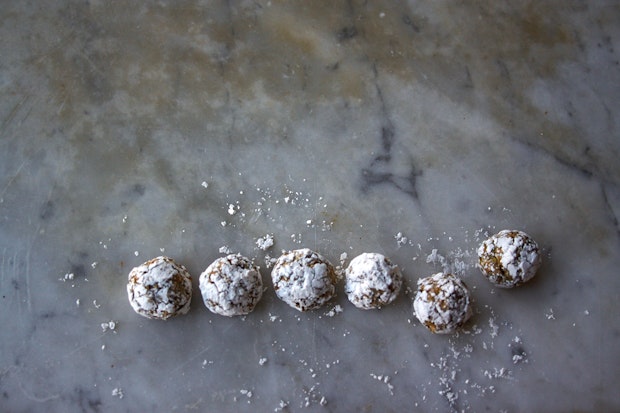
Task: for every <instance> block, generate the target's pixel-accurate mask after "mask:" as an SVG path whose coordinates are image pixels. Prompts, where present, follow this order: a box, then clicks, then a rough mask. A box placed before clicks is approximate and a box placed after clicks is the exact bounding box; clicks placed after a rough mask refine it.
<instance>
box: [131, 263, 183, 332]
mask: <svg viewBox="0 0 620 413" xmlns="http://www.w3.org/2000/svg"><path fill="white" fill-rule="evenodd" d="M127 295H128V296H129V303H130V304H131V306H132V307H133V309H134V310H135V311H136V313H138V314H140V315H141V316H144V317H146V318H151V319H158V320H167V319H168V318H170V317H174V316H177V315H181V314H186V313H187V312H188V311H189V306H190V303H191V301H192V277H191V276H190V275H189V273H188V272H187V270H186V269H185V267H184V266H182V265H180V264H177V263H176V262H174V260H173V259H172V258H168V257H157V258H153V259H152V260H150V261H147V262H145V263H144V264H142V265H140V266H138V267H135V268H134V269H132V270H131V272H130V273H129V281H128V283H127Z"/></svg>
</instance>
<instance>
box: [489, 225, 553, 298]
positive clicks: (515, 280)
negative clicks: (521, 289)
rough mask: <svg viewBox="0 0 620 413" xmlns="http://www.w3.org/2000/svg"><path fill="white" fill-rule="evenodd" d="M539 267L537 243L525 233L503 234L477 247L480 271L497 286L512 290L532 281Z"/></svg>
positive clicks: (510, 231) (508, 231)
mask: <svg viewBox="0 0 620 413" xmlns="http://www.w3.org/2000/svg"><path fill="white" fill-rule="evenodd" d="M540 264H541V259H540V251H539V248H538V244H536V242H535V241H534V240H533V239H532V238H531V237H530V236H529V235H527V234H526V233H525V232H522V231H516V230H503V231H500V232H498V233H497V234H495V235H493V236H491V237H489V238H488V239H487V240H485V241H484V242H483V243H482V244H481V245H480V247H479V248H478V266H479V267H480V270H481V271H482V273H483V274H484V275H485V277H487V279H488V280H489V281H491V282H492V283H493V284H495V285H496V286H498V287H502V288H512V287H516V286H518V285H521V284H523V283H525V282H526V281H529V280H530V279H532V278H533V277H534V275H536V271H537V270H538V268H539V267H540Z"/></svg>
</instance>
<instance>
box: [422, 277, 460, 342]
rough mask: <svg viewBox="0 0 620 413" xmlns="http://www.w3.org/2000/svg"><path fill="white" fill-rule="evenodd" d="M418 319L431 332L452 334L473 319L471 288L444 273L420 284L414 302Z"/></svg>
mask: <svg viewBox="0 0 620 413" xmlns="http://www.w3.org/2000/svg"><path fill="white" fill-rule="evenodd" d="M413 309H414V313H415V316H416V317H417V318H418V320H420V322H421V323H422V324H424V325H425V326H426V327H427V328H428V329H429V330H431V331H432V332H433V333H437V334H448V333H452V332H454V331H456V330H457V329H458V328H460V327H461V326H462V325H463V324H465V322H466V321H467V320H468V319H469V317H471V315H472V308H471V299H470V296H469V289H468V288H467V285H465V283H464V282H463V281H462V280H461V279H460V278H458V277H457V276H455V275H452V274H444V273H442V272H440V273H437V274H434V275H431V276H430V277H426V278H422V279H420V280H418V290H417V293H416V296H415V299H414V301H413Z"/></svg>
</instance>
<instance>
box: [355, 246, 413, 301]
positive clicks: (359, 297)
mask: <svg viewBox="0 0 620 413" xmlns="http://www.w3.org/2000/svg"><path fill="white" fill-rule="evenodd" d="M345 276H346V281H345V285H344V291H345V293H346V294H347V297H348V298H349V301H351V303H352V304H353V305H354V306H356V307H357V308H361V309H364V310H370V309H375V308H381V307H382V306H384V305H387V304H389V303H391V302H392V301H394V299H396V297H397V296H398V293H399V292H400V287H401V285H402V274H401V272H400V269H399V268H398V266H397V265H395V264H394V263H392V261H391V260H390V259H389V258H387V257H385V256H384V255H382V254H378V253H368V252H367V253H363V254H361V255H358V256H357V257H355V258H354V259H353V260H351V262H350V263H349V266H348V267H347V270H346V272H345Z"/></svg>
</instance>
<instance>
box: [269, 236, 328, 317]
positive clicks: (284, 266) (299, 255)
mask: <svg viewBox="0 0 620 413" xmlns="http://www.w3.org/2000/svg"><path fill="white" fill-rule="evenodd" d="M271 279H272V281H273V287H274V290H275V292H276V295H277V296H278V298H279V299H281V300H282V301H284V302H285V303H287V304H288V305H290V306H291V307H293V308H295V309H297V310H299V311H308V310H314V309H317V308H319V307H321V306H322V305H324V304H325V303H327V302H328V301H329V300H331V299H332V297H334V296H335V294H336V286H335V285H336V272H335V271H334V267H333V266H332V265H331V264H330V263H329V261H327V260H326V259H325V258H324V257H323V256H321V255H320V254H318V253H316V252H314V251H312V250H309V249H307V248H304V249H299V250H294V251H289V252H287V253H285V254H283V255H282V256H281V257H280V258H278V260H277V261H276V263H275V265H274V266H273V269H272V271H271Z"/></svg>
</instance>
